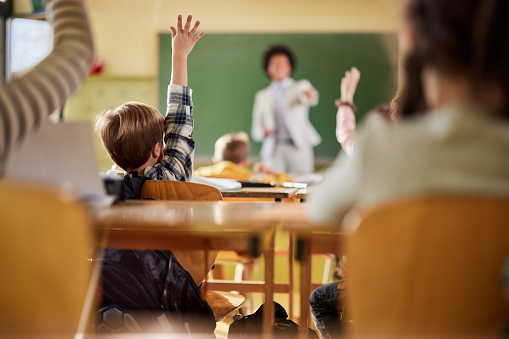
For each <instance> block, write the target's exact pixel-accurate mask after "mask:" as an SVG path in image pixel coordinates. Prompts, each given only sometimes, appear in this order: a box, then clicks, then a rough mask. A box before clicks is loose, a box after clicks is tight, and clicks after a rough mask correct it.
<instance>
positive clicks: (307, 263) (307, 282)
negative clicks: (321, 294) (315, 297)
mask: <svg viewBox="0 0 509 339" xmlns="http://www.w3.org/2000/svg"><path fill="white" fill-rule="evenodd" d="M298 241H299V244H300V246H302V247H301V250H299V251H298V252H300V253H301V255H300V284H301V285H300V321H299V324H300V331H299V339H305V338H308V335H309V334H308V329H307V328H308V327H309V325H308V324H309V318H310V315H309V313H310V310H309V295H310V293H311V292H310V288H311V243H310V241H308V240H305V239H299V240H298Z"/></svg>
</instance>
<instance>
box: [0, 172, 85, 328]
mask: <svg viewBox="0 0 509 339" xmlns="http://www.w3.org/2000/svg"><path fill="white" fill-rule="evenodd" d="M69 198H70V197H69V195H68V194H67V195H66V194H64V193H63V192H57V191H52V190H50V189H43V188H36V187H32V186H26V185H24V184H21V183H13V182H7V181H2V182H0V225H1V227H0V239H1V246H0V259H1V261H2V264H1V273H0V286H1V288H0V337H2V338H10V337H13V336H17V337H19V338H21V337H23V338H31V337H36V338H59V337H66V338H72V337H74V334H75V333H76V330H77V328H78V323H79V320H80V315H81V312H82V309H83V306H84V302H85V298H86V295H87V289H88V287H89V283H90V275H91V271H92V266H91V265H90V263H89V262H88V261H87V257H88V256H89V255H90V250H91V248H92V237H91V232H90V229H91V228H90V220H89V218H88V215H87V213H86V210H85V208H84V207H83V206H82V205H80V204H78V203H75V202H72V200H71V199H69Z"/></svg>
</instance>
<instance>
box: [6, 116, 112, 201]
mask: <svg viewBox="0 0 509 339" xmlns="http://www.w3.org/2000/svg"><path fill="white" fill-rule="evenodd" d="M5 179H13V180H14V179H15V180H23V181H28V182H40V183H44V184H49V185H54V186H59V187H60V186H63V187H69V188H71V189H72V190H74V192H75V193H76V194H77V195H78V196H79V197H80V198H82V199H84V200H86V201H87V202H93V203H108V200H109V197H108V196H107V195H106V192H105V187H104V184H103V180H102V178H101V176H100V175H99V170H98V167H97V159H96V154H95V149H94V139H93V132H92V127H91V126H90V124H89V123H88V122H65V123H58V124H53V123H50V122H45V125H44V126H42V127H41V128H40V129H39V130H38V131H37V132H35V133H33V134H31V135H29V136H28V138H27V139H26V140H25V141H24V142H23V144H22V145H21V146H20V147H17V148H15V149H13V150H12V151H11V155H10V159H9V160H8V162H7V166H6V176H5Z"/></svg>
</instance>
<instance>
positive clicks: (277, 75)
mask: <svg viewBox="0 0 509 339" xmlns="http://www.w3.org/2000/svg"><path fill="white" fill-rule="evenodd" d="M263 69H264V70H265V73H266V74H267V75H268V76H269V77H270V78H271V79H272V80H273V81H281V80H283V79H285V78H287V77H289V76H290V75H292V73H293V71H294V69H295V58H294V56H293V53H292V51H290V49H289V48H288V47H286V46H284V45H272V46H270V47H269V48H268V49H267V50H266V51H265V53H264V56H263Z"/></svg>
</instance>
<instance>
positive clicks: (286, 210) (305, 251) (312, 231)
mask: <svg viewBox="0 0 509 339" xmlns="http://www.w3.org/2000/svg"><path fill="white" fill-rule="evenodd" d="M307 206H308V205H307V204H285V205H278V206H276V207H274V208H273V209H270V210H268V211H267V212H265V213H264V214H261V215H259V216H258V217H257V219H258V220H264V221H265V222H267V221H270V220H272V221H276V220H277V221H280V222H281V224H280V226H279V227H280V228H281V229H282V230H286V231H290V234H291V235H292V236H293V237H294V238H295V242H296V246H295V258H296V259H297V260H299V261H300V263H301V287H300V303H301V304H300V321H299V324H300V325H301V328H305V327H310V322H311V316H310V310H309V297H310V295H311V291H312V288H313V287H314V286H313V285H312V284H311V256H312V254H313V253H335V254H338V253H342V252H343V253H344V251H345V244H346V242H347V241H348V239H349V237H350V235H349V234H347V233H342V232H340V230H339V224H320V223H313V222H311V221H310V220H309V219H308V212H307ZM305 335H307V333H306V332H305V331H301V333H300V336H305Z"/></svg>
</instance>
